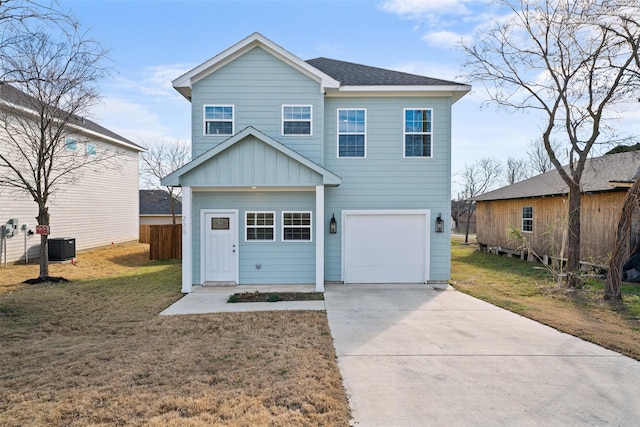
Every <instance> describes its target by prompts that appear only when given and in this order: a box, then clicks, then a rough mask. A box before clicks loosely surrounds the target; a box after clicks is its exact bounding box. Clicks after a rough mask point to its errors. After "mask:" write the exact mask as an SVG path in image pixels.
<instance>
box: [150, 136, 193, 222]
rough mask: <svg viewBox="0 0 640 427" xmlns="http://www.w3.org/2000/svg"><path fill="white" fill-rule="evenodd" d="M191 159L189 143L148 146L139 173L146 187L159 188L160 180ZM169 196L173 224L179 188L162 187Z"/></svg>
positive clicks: (179, 142) (178, 142) (180, 142)
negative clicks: (141, 174)
mask: <svg viewBox="0 0 640 427" xmlns="http://www.w3.org/2000/svg"><path fill="white" fill-rule="evenodd" d="M190 157H191V149H190V147H189V143H188V142H185V141H176V142H174V143H166V142H162V143H161V144H159V145H149V147H148V148H147V151H146V152H145V153H144V154H143V155H142V166H141V172H142V173H143V181H144V183H145V185H146V186H147V187H151V188H161V185H160V180H161V179H162V178H164V177H165V176H167V175H169V174H170V173H171V172H174V171H176V170H178V169H180V168H181V167H182V166H184V165H185V164H186V163H187V162H188V161H189V158H190ZM163 188H164V190H165V191H166V192H167V194H168V196H169V206H170V208H171V216H172V219H173V224H175V223H176V202H177V200H178V198H179V197H180V194H181V188H180V187H173V186H169V187H163Z"/></svg>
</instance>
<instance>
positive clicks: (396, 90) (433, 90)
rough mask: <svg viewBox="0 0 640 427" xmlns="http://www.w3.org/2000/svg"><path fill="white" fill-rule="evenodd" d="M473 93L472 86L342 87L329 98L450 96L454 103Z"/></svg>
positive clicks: (328, 94) (330, 93)
mask: <svg viewBox="0 0 640 427" xmlns="http://www.w3.org/2000/svg"><path fill="white" fill-rule="evenodd" d="M470 91H471V86H470V85H450V86H416V85H406V86H393V85H388V86H382V85H381V86H342V87H340V88H339V89H338V90H337V91H327V94H326V95H327V97H340V96H345V97H346V96H369V97H371V96H416V97H434V96H450V97H451V98H452V99H453V102H456V101H458V100H459V99H460V98H462V97H463V96H464V95H466V94H467V93H469V92H470Z"/></svg>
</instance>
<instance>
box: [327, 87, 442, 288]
mask: <svg viewBox="0 0 640 427" xmlns="http://www.w3.org/2000/svg"><path fill="white" fill-rule="evenodd" d="M338 108H366V110H367V158H366V159H345V158H340V159H338V158H337V131H336V119H337V117H336V115H337V109H338ZM404 108H432V109H433V157H432V158H409V159H405V158H403V126H404V121H403V111H404ZM450 129H451V101H450V99H449V98H327V99H326V100H325V135H326V140H325V167H326V168H327V169H328V170H330V171H332V172H333V173H335V174H336V175H338V176H340V177H341V178H342V184H341V185H340V186H339V187H332V188H326V189H325V217H326V218H331V215H333V214H335V217H336V219H337V220H338V221H339V223H338V227H339V229H340V231H339V233H338V234H335V235H331V234H328V232H327V231H326V230H325V233H326V235H325V254H326V255H325V279H326V280H328V281H339V280H342V277H341V262H342V254H341V237H340V233H341V232H342V229H341V227H342V224H341V223H340V222H341V215H342V210H352V209H367V210H373V209H430V210H431V224H430V230H431V249H430V254H431V255H430V256H431V259H430V277H429V280H448V279H449V277H450V244H451V242H450V236H449V233H448V232H446V233H438V234H436V233H435V232H434V229H435V218H436V217H437V215H438V213H442V217H443V218H444V219H445V224H446V226H445V227H449V226H450V218H451V215H450V209H451V202H450V194H451V162H450V158H451V131H450Z"/></svg>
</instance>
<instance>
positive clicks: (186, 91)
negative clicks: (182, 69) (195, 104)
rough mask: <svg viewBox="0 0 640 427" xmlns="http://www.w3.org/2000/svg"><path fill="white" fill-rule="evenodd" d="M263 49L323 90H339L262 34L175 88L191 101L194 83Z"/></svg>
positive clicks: (208, 63)
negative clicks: (254, 51)
mask: <svg viewBox="0 0 640 427" xmlns="http://www.w3.org/2000/svg"><path fill="white" fill-rule="evenodd" d="M258 46H259V47H261V48H263V49H265V50H266V51H267V52H269V53H271V54H272V55H274V56H275V57H277V58H278V59H280V60H282V61H283V62H285V63H287V64H289V65H290V66H292V67H293V68H295V69H297V70H298V71H300V72H301V73H303V74H305V75H306V76H307V77H310V78H312V79H313V80H316V81H317V82H318V83H320V84H321V85H322V88H323V89H324V88H338V87H340V82H338V81H337V80H335V79H334V78H332V77H330V76H329V75H327V74H325V73H323V72H322V71H320V70H318V69H317V68H315V67H312V66H311V65H309V64H308V63H306V62H305V61H303V60H302V59H300V58H298V57H297V56H295V55H294V54H292V53H291V52H289V51H287V50H286V49H283V48H282V47H280V46H279V45H277V44H275V43H274V42H272V41H271V40H269V39H267V38H266V37H264V36H263V35H262V34H260V33H253V34H251V35H250V36H249V37H247V38H245V39H243V40H241V41H239V42H238V43H236V44H234V45H233V46H231V47H230V48H228V49H226V50H224V51H223V52H221V53H219V54H218V55H216V56H214V57H213V58H211V59H209V60H208V61H206V62H204V63H202V64H200V65H198V66H197V67H195V68H194V69H192V70H191V71H188V72H187V73H185V74H183V75H182V76H180V77H178V78H177V79H175V80H174V81H173V87H174V88H175V89H176V90H177V91H178V92H180V94H182V96H184V97H185V98H187V99H189V100H190V99H191V87H192V86H193V84H194V83H196V82H198V81H199V80H201V79H203V78H205V77H206V76H208V75H209V74H211V73H213V72H215V71H216V70H218V69H220V68H222V67H223V66H225V65H227V64H228V63H230V62H231V61H233V60H234V59H236V58H238V57H240V56H242V55H244V54H245V53H246V52H248V51H250V50H251V49H253V48H254V47H258Z"/></svg>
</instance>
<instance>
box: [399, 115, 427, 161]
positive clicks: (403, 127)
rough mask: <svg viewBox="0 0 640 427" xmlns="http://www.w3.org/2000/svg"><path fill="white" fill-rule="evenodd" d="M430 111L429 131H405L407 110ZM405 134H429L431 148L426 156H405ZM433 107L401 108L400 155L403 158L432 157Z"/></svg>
mask: <svg viewBox="0 0 640 427" xmlns="http://www.w3.org/2000/svg"><path fill="white" fill-rule="evenodd" d="M415 110H420V111H430V112H431V131H430V132H407V111H415ZM407 135H429V136H430V137H431V147H430V148H431V149H430V153H429V155H428V156H407ZM433 146H434V144H433V108H424V107H414V108H404V109H403V110H402V157H403V158H404V159H432V158H433V148H434V147H433Z"/></svg>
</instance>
